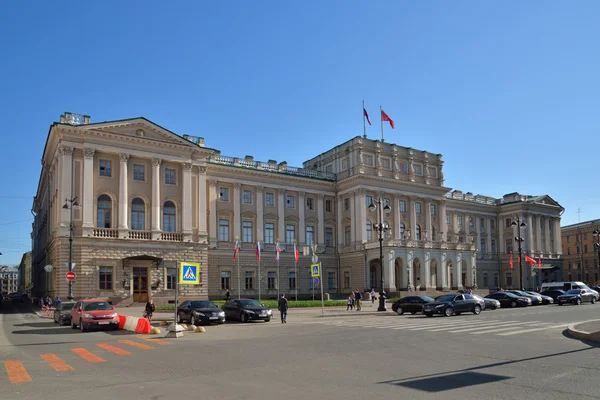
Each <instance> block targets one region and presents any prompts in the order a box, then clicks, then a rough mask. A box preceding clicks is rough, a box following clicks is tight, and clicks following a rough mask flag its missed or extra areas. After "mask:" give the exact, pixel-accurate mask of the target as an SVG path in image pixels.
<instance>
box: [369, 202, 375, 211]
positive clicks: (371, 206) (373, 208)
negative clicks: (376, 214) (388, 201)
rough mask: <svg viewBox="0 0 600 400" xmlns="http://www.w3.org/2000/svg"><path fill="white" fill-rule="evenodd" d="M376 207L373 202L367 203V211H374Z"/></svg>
mask: <svg viewBox="0 0 600 400" xmlns="http://www.w3.org/2000/svg"><path fill="white" fill-rule="evenodd" d="M376 208H377V207H376V206H375V204H374V203H371V204H369V211H375V209H376Z"/></svg>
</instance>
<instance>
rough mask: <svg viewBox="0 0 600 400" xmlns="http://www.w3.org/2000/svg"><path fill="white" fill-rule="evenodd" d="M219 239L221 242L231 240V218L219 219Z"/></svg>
mask: <svg viewBox="0 0 600 400" xmlns="http://www.w3.org/2000/svg"><path fill="white" fill-rule="evenodd" d="M219 241H220V242H229V220H228V219H220V220H219Z"/></svg>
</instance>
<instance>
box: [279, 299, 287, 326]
mask: <svg viewBox="0 0 600 400" xmlns="http://www.w3.org/2000/svg"><path fill="white" fill-rule="evenodd" d="M277 308H278V309H279V312H280V313H281V323H282V324H287V312H288V301H287V299H286V298H285V294H283V293H281V298H280V299H279V304H278V307H277Z"/></svg>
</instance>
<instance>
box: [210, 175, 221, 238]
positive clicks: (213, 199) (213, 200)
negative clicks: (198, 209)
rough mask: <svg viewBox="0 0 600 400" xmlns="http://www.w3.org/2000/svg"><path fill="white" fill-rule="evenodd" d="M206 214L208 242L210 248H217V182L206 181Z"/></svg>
mask: <svg viewBox="0 0 600 400" xmlns="http://www.w3.org/2000/svg"><path fill="white" fill-rule="evenodd" d="M208 213H209V218H210V221H209V223H208V238H209V239H208V240H209V242H210V244H211V246H212V247H214V248H216V247H217V242H218V236H217V227H218V226H219V218H218V217H217V181H208Z"/></svg>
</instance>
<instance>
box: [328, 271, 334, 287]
mask: <svg viewBox="0 0 600 400" xmlns="http://www.w3.org/2000/svg"><path fill="white" fill-rule="evenodd" d="M327 288H328V289H329V290H331V289H335V272H333V271H328V272H327Z"/></svg>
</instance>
